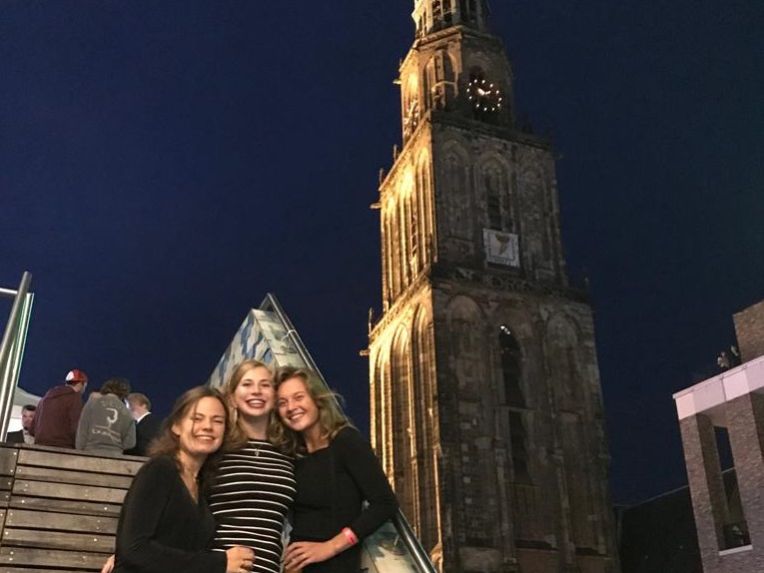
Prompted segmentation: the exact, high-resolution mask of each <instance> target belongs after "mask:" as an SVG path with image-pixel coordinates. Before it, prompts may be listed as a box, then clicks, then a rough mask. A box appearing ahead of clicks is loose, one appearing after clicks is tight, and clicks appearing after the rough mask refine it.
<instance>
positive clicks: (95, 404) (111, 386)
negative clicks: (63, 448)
mask: <svg viewBox="0 0 764 573" xmlns="http://www.w3.org/2000/svg"><path fill="white" fill-rule="evenodd" d="M99 392H100V394H101V397H100V398H96V399H94V400H88V403H87V404H85V407H84V408H83V409H82V415H81V416H80V423H79V425H78V426H77V439H76V444H75V445H76V446H77V449H78V450H84V451H86V452H92V453H97V454H110V455H120V454H122V452H123V451H124V450H128V449H130V448H132V447H133V446H135V422H134V421H133V416H132V414H130V410H128V409H127V406H126V405H125V398H127V395H128V394H129V393H130V383H129V382H128V381H127V380H125V379H124V378H110V379H109V380H107V381H106V382H104V384H103V386H101V389H100V390H99Z"/></svg>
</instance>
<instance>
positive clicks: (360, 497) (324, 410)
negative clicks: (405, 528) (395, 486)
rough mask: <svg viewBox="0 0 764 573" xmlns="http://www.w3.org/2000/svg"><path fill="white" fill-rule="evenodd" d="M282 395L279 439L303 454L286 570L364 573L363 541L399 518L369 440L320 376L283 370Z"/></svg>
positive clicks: (279, 385) (297, 474)
mask: <svg viewBox="0 0 764 573" xmlns="http://www.w3.org/2000/svg"><path fill="white" fill-rule="evenodd" d="M276 391H277V396H278V402H277V407H278V412H279V417H280V418H281V420H282V423H283V425H284V428H283V429H282V430H281V434H280V436H278V441H280V442H281V443H283V444H284V445H285V446H286V447H287V448H288V449H291V450H292V451H294V452H295V454H297V455H298V458H297V461H296V463H295V478H296V480H297V497H296V499H295V504H294V512H293V526H294V529H293V530H292V543H290V545H289V547H288V548H287V550H286V553H285V555H284V568H285V570H290V569H302V570H303V571H304V573H357V572H358V571H359V569H360V563H361V551H360V546H359V545H358V541H359V540H361V539H363V538H364V537H366V536H367V535H370V534H371V533H373V532H374V531H375V530H376V529H377V528H378V527H379V526H380V525H382V524H383V523H384V522H385V521H386V520H387V519H389V518H390V517H392V516H393V514H394V513H395V511H396V509H397V507H398V504H397V502H396V500H395V494H394V493H393V491H392V489H391V488H390V484H389V483H388V482H387V478H386V477H385V474H384V472H383V471H382V467H381V466H380V464H379V461H378V460H377V458H376V456H375V455H374V452H372V450H371V447H370V446H369V444H368V442H367V441H366V440H365V439H364V438H363V437H362V436H361V434H360V433H359V432H358V430H356V429H355V428H354V427H352V426H351V425H350V423H349V422H348V420H347V419H346V418H345V416H344V415H343V414H342V412H341V411H340V409H339V406H338V404H337V401H336V397H335V395H334V394H333V393H332V392H330V391H328V390H327V389H325V388H324V387H323V386H322V384H321V383H320V381H319V380H318V379H317V377H316V376H315V374H313V373H311V372H309V371H306V370H297V369H294V368H283V369H281V370H280V371H279V373H278V375H277V377H276ZM364 501H366V502H368V506H367V507H366V508H363V507H362V504H363V502H364Z"/></svg>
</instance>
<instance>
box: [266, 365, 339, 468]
mask: <svg viewBox="0 0 764 573" xmlns="http://www.w3.org/2000/svg"><path fill="white" fill-rule="evenodd" d="M293 378H299V379H300V380H302V382H303V384H305V389H306V390H307V391H308V394H309V395H310V397H311V398H312V399H313V401H314V402H315V403H316V406H317V407H318V424H319V427H320V428H321V437H322V438H323V439H327V440H329V441H330V442H331V441H332V440H333V439H334V438H335V436H336V435H337V434H338V433H339V431H340V430H341V429H343V428H346V427H348V426H350V427H352V426H353V424H352V423H351V422H350V420H349V419H348V418H347V416H345V414H344V413H343V412H342V409H341V408H340V404H339V401H340V400H341V399H342V397H341V396H340V395H339V394H337V393H336V392H333V391H332V390H331V389H329V388H327V387H326V385H325V384H324V383H323V381H322V380H321V378H319V377H318V374H316V373H315V372H313V371H312V370H308V369H307V368H294V367H292V366H284V367H282V368H279V370H278V372H277V373H276V380H275V381H276V392H278V390H279V387H280V386H281V385H282V384H283V383H284V382H286V381H287V380H291V379H293ZM279 420H280V419H279ZM273 443H274V444H275V445H277V446H278V447H280V448H281V449H283V450H284V451H285V452H287V453H289V454H290V455H295V454H304V453H305V452H306V448H305V440H304V439H303V437H302V436H301V435H300V433H299V432H295V431H294V430H292V429H290V428H288V427H286V425H285V424H284V423H283V422H280V423H279V425H278V428H276V429H275V434H274V436H273Z"/></svg>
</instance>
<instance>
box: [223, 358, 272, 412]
mask: <svg viewBox="0 0 764 573" xmlns="http://www.w3.org/2000/svg"><path fill="white" fill-rule="evenodd" d="M231 399H232V400H233V405H234V407H235V408H236V410H237V411H238V412H239V415H240V416H245V417H249V418H260V417H263V416H268V414H270V413H271V411H272V410H273V408H274V406H275V405H276V390H275V388H274V386H273V376H272V375H271V372H270V370H268V369H267V368H265V367H264V366H256V367H255V368H250V369H249V370H247V371H246V372H245V373H244V376H242V377H241V380H240V381H239V383H238V384H237V386H236V388H235V389H234V391H233V394H232V395H231Z"/></svg>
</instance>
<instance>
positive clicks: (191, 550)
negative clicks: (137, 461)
mask: <svg viewBox="0 0 764 573" xmlns="http://www.w3.org/2000/svg"><path fill="white" fill-rule="evenodd" d="M229 424H230V420H229V417H228V410H227V408H226V404H225V402H224V398H223V397H222V396H221V395H220V393H219V392H218V391H217V390H213V389H210V388H207V387H197V388H192V389H191V390H189V391H187V392H185V393H184V394H183V395H182V396H181V397H180V398H179V399H178V400H177V402H176V403H175V406H174V408H173V410H172V413H171V414H170V416H169V418H168V420H167V422H166V424H165V429H164V431H163V433H162V434H161V435H160V437H159V439H158V441H157V442H156V443H155V445H154V447H153V453H152V458H151V460H149V461H148V462H147V463H146V464H145V465H144V466H143V467H142V468H141V469H140V470H139V471H138V473H137V475H136V476H135V479H134V480H133V482H132V485H131V486H130V489H129V491H128V492H127V495H126V497H125V500H124V503H123V506H122V512H121V514H120V517H119V524H118V526H117V550H116V565H115V567H114V571H115V573H165V572H167V571H183V572H184V573H246V572H247V571H249V570H250V568H251V567H252V565H253V561H254V553H253V551H252V549H249V548H246V547H241V546H234V547H230V548H229V549H228V550H227V551H225V552H224V553H223V552H214V551H210V550H209V549H208V548H209V547H210V545H211V543H212V539H213V537H214V534H215V522H214V521H213V518H212V514H211V513H210V510H209V508H208V506H207V503H206V500H205V488H206V487H207V486H208V484H209V482H210V474H211V473H212V471H213V469H214V463H215V454H216V453H217V452H218V450H219V449H220V447H221V445H222V443H223V438H224V436H225V434H226V433H227V431H228V429H229ZM107 566H108V564H107ZM105 567H106V566H105Z"/></svg>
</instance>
